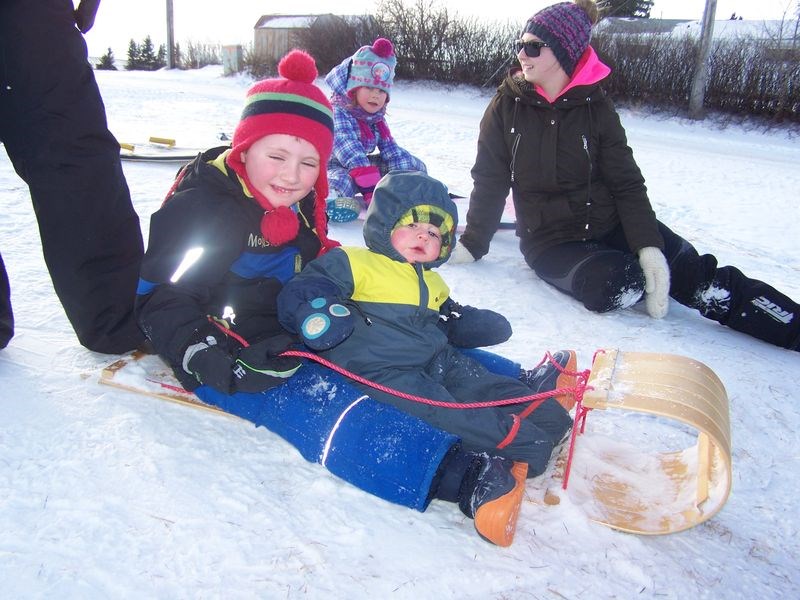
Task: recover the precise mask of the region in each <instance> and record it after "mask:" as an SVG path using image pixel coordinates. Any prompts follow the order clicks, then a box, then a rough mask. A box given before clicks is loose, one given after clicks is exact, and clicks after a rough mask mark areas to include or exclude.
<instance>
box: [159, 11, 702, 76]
mask: <svg viewBox="0 0 800 600" xmlns="http://www.w3.org/2000/svg"><path fill="white" fill-rule="evenodd" d="M715 1H716V0H715ZM167 68H168V69H174V68H175V28H174V23H173V20H172V0H167Z"/></svg>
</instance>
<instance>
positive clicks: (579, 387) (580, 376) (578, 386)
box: [208, 317, 603, 490]
mask: <svg viewBox="0 0 800 600" xmlns="http://www.w3.org/2000/svg"><path fill="white" fill-rule="evenodd" d="M208 320H209V321H210V322H211V323H213V324H214V325H216V326H217V327H218V328H219V330H220V331H222V332H223V333H224V334H225V335H228V336H230V337H232V338H234V339H236V340H237V341H238V342H239V343H240V344H242V346H244V347H245V348H246V347H247V346H249V345H250V344H249V343H248V342H247V340H245V339H244V338H243V337H242V336H240V335H238V334H236V333H234V332H233V331H231V330H230V329H228V328H227V327H224V326H223V325H222V324H221V323H220V322H219V321H217V320H216V319H213V318H212V317H208ZM599 352H603V350H598V351H597V352H595V354H594V356H593V357H592V364H594V359H595V358H596V357H597V354H598V353H599ZM280 356H296V357H298V358H307V359H308V360H313V361H314V362H317V363H319V364H321V365H322V366H324V367H327V368H329V369H331V370H332V371H336V372H337V373H340V374H342V375H344V376H345V377H347V378H349V379H352V380H353V381H357V382H358V383H361V384H364V385H366V386H369V387H371V388H374V389H376V390H379V391H381V392H384V393H386V394H390V395H392V396H397V397H398V398H404V399H406V400H409V401H411V402H418V403H420V404H428V405H430V406H438V407H440V408H453V409H465V410H466V409H473V408H490V407H493V406H508V405H510V404H522V403H523V402H528V401H530V404H529V405H528V406H527V407H525V410H523V411H522V412H521V413H519V414H518V415H512V419H513V421H514V422H513V423H512V425H511V428H510V429H509V431H508V434H507V435H506V437H505V438H504V439H503V440H502V441H501V442H500V443H499V444H497V448H498V449H501V450H502V449H503V448H505V447H506V446H508V445H509V444H510V443H511V442H513V441H514V438H516V437H517V434H518V433H519V428H520V427H521V425H522V421H523V420H524V419H527V418H528V417H529V416H530V415H531V413H532V412H533V411H535V410H536V409H537V408H539V406H541V405H542V403H543V402H544V401H545V400H547V399H548V398H552V397H553V396H564V395H566V394H569V395H571V396H572V397H573V398H574V399H575V419H574V421H573V425H572V433H571V435H570V442H569V450H568V452H567V464H566V466H565V468H564V483H563V484H562V488H563V489H565V490H566V489H567V484H568V483H569V475H570V471H571V470H572V459H573V456H574V452H575V443H576V440H577V438H578V433H579V432H578V429H580V433H583V432H584V429H585V428H586V416H587V415H588V414H589V411H590V410H591V409H590V408H586V407H584V406H583V395H584V393H585V392H586V390H587V389H591V388H589V387H588V386H587V382H588V381H589V375H590V374H591V370H590V369H586V370H584V371H567V370H566V369H565V368H564V367H562V366H561V365H560V364H558V363H557V362H556V361H555V359H554V358H553V355H552V354H550V352H546V353H545V355H544V358H542V360H541V361H539V364H538V365H536V367H534V368H538V367H540V366H541V365H542V364H544V362H545V361H547V360H549V361H550V363H551V364H552V365H553V366H554V367H556V369H558V370H559V371H561V372H562V373H566V374H567V375H572V376H574V377H575V387H563V388H556V389H554V390H550V391H548V392H540V393H538V394H529V395H527V396H519V397H517V398H505V399H502V400H487V401H484V402H464V403H455V402H445V401H443V400H433V399H431V398H424V397H422V396H417V395H414V394H408V393H406V392H401V391H400V390H396V389H394V388H390V387H388V386H385V385H382V384H380V383H377V382H375V381H371V380H369V379H365V378H364V377H361V376H360V375H356V374H355V373H353V372H352V371H348V370H347V369H345V368H343V367H340V366H339V365H337V364H335V363H332V362H331V361H329V360H327V359H325V358H322V357H321V356H319V355H317V354H314V353H313V352H305V351H303V350H286V351H284V352H281V354H280Z"/></svg>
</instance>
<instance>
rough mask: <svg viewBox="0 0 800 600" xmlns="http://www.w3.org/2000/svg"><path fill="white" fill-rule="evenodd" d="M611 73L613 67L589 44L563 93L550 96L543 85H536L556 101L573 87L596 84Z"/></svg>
mask: <svg viewBox="0 0 800 600" xmlns="http://www.w3.org/2000/svg"><path fill="white" fill-rule="evenodd" d="M609 73H611V69H610V68H609V67H608V66H607V65H605V64H604V63H602V62H601V61H600V57H598V56H597V53H596V52H595V51H594V48H592V47H591V46H589V47H588V48H586V52H584V53H583V56H581V58H580V60H579V61H578V64H577V65H575V73H573V74H572V79H570V80H569V83H568V84H567V85H566V87H565V88H564V89H563V90H561V93H560V94H559V95H558V96H557V97H555V98H550V97H548V95H547V94H545V92H544V90H543V89H542V88H541V86H538V85H537V86H536V91H537V92H538V93H539V94H541V95H542V96H543V97H545V98H547V100H548V101H549V102H554V101H556V100H558V99H559V98H560V97H561V96H563V95H564V94H566V93H567V92H568V91H569V90H571V89H572V88H574V87H578V86H579V85H592V84H595V83H597V82H598V81H600V80H602V79H604V78H605V77H608V75H609Z"/></svg>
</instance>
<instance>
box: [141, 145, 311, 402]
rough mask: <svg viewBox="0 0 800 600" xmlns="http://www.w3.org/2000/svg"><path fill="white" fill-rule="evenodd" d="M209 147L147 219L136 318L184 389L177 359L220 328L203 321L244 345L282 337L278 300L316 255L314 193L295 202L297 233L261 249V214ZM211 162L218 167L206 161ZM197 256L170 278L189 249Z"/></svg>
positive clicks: (218, 154)
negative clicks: (225, 328)
mask: <svg viewBox="0 0 800 600" xmlns="http://www.w3.org/2000/svg"><path fill="white" fill-rule="evenodd" d="M225 150H226V148H214V149H212V150H209V151H207V152H206V153H204V154H202V155H201V156H198V158H197V159H195V160H194V161H193V162H192V163H191V164H189V165H188V166H187V167H186V168H185V170H184V172H183V173H182V179H181V180H180V183H179V185H178V187H177V189H176V190H175V194H174V195H172V196H171V197H170V198H169V199H168V200H167V201H166V202H165V204H164V205H163V206H162V207H161V208H160V209H159V210H158V211H156V212H155V213H154V214H153V216H152V218H151V220H150V237H149V243H148V248H147V252H146V253H145V257H144V261H143V263H142V270H141V277H140V280H139V289H138V292H137V302H136V312H137V317H138V321H139V324H140V326H141V327H142V329H143V330H144V331H145V333H146V334H147V336H148V337H149V338H150V340H151V341H152V342H153V345H154V347H155V350H156V352H157V353H158V354H159V355H161V356H162V357H164V358H165V359H166V360H167V361H168V363H169V364H170V365H171V366H172V368H173V370H174V371H175V373H176V375H177V376H178V378H179V379H180V380H181V382H182V383H183V384H184V385H189V386H190V388H193V387H196V386H197V383H196V382H195V381H194V380H193V378H188V377H187V374H186V373H185V371H184V370H183V367H182V361H183V354H184V352H185V349H186V347H187V346H189V345H190V344H194V343H197V342H199V341H201V340H203V339H204V338H205V336H206V335H209V334H210V333H214V332H216V333H218V330H217V329H216V328H215V327H214V326H213V325H212V324H211V323H210V322H209V320H208V316H212V317H217V318H222V317H223V316H224V315H229V314H231V313H232V314H234V315H235V316H234V317H231V318H228V319H227V320H228V322H229V323H230V325H231V328H232V330H233V331H234V332H236V333H237V334H239V335H241V336H243V337H244V338H245V339H246V340H248V341H249V342H257V341H260V340H262V339H265V338H268V337H271V336H273V335H276V334H278V333H285V331H284V330H283V328H282V327H281V326H280V324H279V323H278V319H277V306H276V298H277V296H278V292H280V290H281V289H282V287H283V285H284V284H285V283H286V282H287V281H288V280H289V279H291V278H292V277H294V275H295V274H297V273H299V272H300V270H301V269H302V268H303V266H304V265H305V264H306V263H308V262H309V261H311V260H312V259H313V258H315V257H316V256H317V254H319V251H320V242H319V239H318V238H317V235H316V233H315V231H314V229H313V214H314V211H313V207H314V194H313V192H312V193H311V194H309V196H307V197H306V198H304V199H303V200H301V201H300V202H299V204H298V206H299V210H300V213H299V216H300V217H301V218H300V232H299V234H298V236H297V238H295V239H294V240H293V241H292V242H290V243H289V244H285V245H283V246H278V247H273V246H269V245H267V243H266V242H265V240H264V237H263V235H262V234H261V229H260V224H261V217H262V215H263V213H264V211H263V209H262V208H261V207H260V206H259V205H258V203H257V202H256V201H255V200H254V199H252V198H250V197H248V196H246V195H245V194H244V192H243V189H242V185H241V183H240V182H239V180H238V178H237V176H236V174H235V173H234V172H233V171H231V170H230V169H229V168H227V167H224V170H225V172H223V171H222V170H220V168H219V167H218V166H217V165H222V164H224V156H223V152H224V151H225ZM214 159H217V161H216V164H214V163H213V162H209V161H214ZM193 249H202V254H200V255H199V258H198V259H197V260H196V262H194V263H193V264H192V265H191V266H190V267H189V268H188V269H187V270H186V271H185V272H183V273H182V274H180V276H179V277H177V280H176V281H172V279H175V278H176V275H177V274H178V272H179V267H180V265H181V263H182V262H183V261H184V259H185V258H186V257H187V256H188V254H187V253H189V251H190V250H193Z"/></svg>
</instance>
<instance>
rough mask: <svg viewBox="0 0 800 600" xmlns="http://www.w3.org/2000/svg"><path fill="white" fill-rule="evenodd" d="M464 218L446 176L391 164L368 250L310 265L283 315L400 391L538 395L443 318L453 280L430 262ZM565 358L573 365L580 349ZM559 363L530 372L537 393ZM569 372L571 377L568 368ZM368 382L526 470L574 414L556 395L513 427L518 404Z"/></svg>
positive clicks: (283, 299)
mask: <svg viewBox="0 0 800 600" xmlns="http://www.w3.org/2000/svg"><path fill="white" fill-rule="evenodd" d="M457 218H458V215H457V212H456V207H455V205H454V204H453V202H452V200H451V199H450V198H449V196H448V193H447V189H446V188H445V186H444V185H442V184H441V183H440V182H438V181H436V180H435V179H432V178H431V177H429V176H427V175H425V174H423V173H419V172H393V173H389V174H388V175H386V176H385V177H383V178H382V179H381V181H380V182H379V183H378V185H377V186H376V188H375V194H374V196H373V199H372V204H371V205H370V207H369V209H368V211H367V217H366V221H365V223H364V240H365V241H366V245H367V248H356V247H340V248H335V249H333V250H332V251H330V252H328V253H327V254H326V255H325V256H323V257H320V258H319V259H317V260H315V261H313V262H312V263H311V264H309V265H308V266H307V268H306V269H304V270H303V272H302V273H300V274H299V275H298V276H297V277H295V278H294V279H293V280H292V281H290V282H289V283H287V284H286V286H284V288H283V290H282V291H281V293H280V294H279V296H278V311H279V316H280V319H281V322H282V323H283V324H284V325H285V326H286V328H287V329H289V330H290V331H296V332H297V333H299V334H301V335H302V336H303V338H304V341H305V343H306V345H308V346H309V347H311V348H313V349H316V350H319V351H321V354H322V356H324V357H325V358H327V359H328V360H330V361H332V362H334V363H335V364H337V365H339V366H341V367H344V368H345V369H347V370H349V371H352V372H354V373H356V374H358V375H360V376H362V377H364V378H366V379H369V380H371V381H373V382H377V383H380V384H383V385H385V386H388V387H390V388H393V389H395V390H399V391H401V392H405V393H409V394H415V395H417V396H421V397H423V398H426V399H433V400H437V401H443V402H447V403H453V404H454V405H458V404H461V403H470V402H481V401H487V400H496V399H508V398H518V397H522V396H526V395H530V394H531V388H530V387H528V386H527V385H526V384H525V383H523V382H521V381H520V380H518V379H516V378H512V377H507V376H503V375H497V374H495V373H492V372H489V371H488V370H487V369H486V368H485V367H483V366H482V365H481V364H480V363H478V362H476V361H475V360H473V359H472V358H471V357H469V356H467V355H465V354H464V353H462V352H460V351H458V350H457V349H456V348H454V347H453V345H452V344H451V343H450V342H449V340H448V337H447V335H446V334H445V333H444V332H443V331H442V330H441V329H440V327H439V325H438V323H439V317H440V313H439V310H440V307H441V306H442V305H443V304H446V303H447V302H448V300H449V289H448V287H447V285H446V284H445V282H444V280H443V279H442V278H441V276H439V275H438V273H436V272H435V271H433V270H432V268H434V267H437V266H439V265H441V264H442V263H444V262H445V261H446V260H447V259H448V257H449V255H450V251H451V248H452V245H453V242H454V237H453V236H454V233H455V228H456V223H457ZM558 356H559V357H560V364H561V365H562V366H567V365H569V367H568V370H570V371H571V370H574V366H575V361H574V356H575V355H574V352H571V351H565V352H561V353H558ZM560 373H561V372H560V371H559V370H558V369H557V368H556V367H554V366H551V368H550V369H543V370H541V372H540V373H537V376H538V378H540V379H543V380H546V381H547V385H546V386H543V385H542V381H533V384H534V386H535V387H536V388H537V391H547V390H552V389H554V388H555V387H556V386H558V385H559V382H558V381H557V380H558V376H559V374H560ZM561 378H562V381H561V382H560V383H561V385H564V384H565V383H566V382H567V381H569V375H568V373H563V374H561ZM572 383H574V379H573V380H572ZM365 390H368V393H369V394H370V395H371V396H372V397H373V398H376V399H378V400H381V401H382V402H386V403H389V404H392V405H394V406H396V407H398V408H401V409H402V410H404V411H406V412H408V413H410V414H413V415H416V416H418V417H420V418H421V419H424V420H425V421H427V422H428V423H430V424H431V425H434V426H435V427H438V428H441V429H444V430H446V431H450V432H451V433H454V434H456V435H458V436H459V437H460V438H461V441H462V443H463V445H464V448H465V449H468V450H473V451H477V452H482V451H485V452H491V453H493V454H497V455H499V456H504V457H506V458H509V459H511V460H514V461H520V462H523V463H526V464H527V467H528V469H527V471H528V475H529V476H536V475H539V474H541V473H542V472H543V471H544V470H545V468H546V466H547V463H548V461H549V459H550V456H551V453H552V451H553V449H554V447H555V446H556V445H557V444H558V443H559V442H560V441H561V440H562V439H563V438H564V435H565V434H566V433H567V431H568V430H569V429H570V426H571V424H572V420H571V419H570V417H569V415H568V413H567V411H566V410H565V409H564V408H563V407H562V406H561V405H560V404H559V403H558V402H557V401H556V400H555V399H554V398H552V397H551V398H548V399H547V400H546V401H545V402H544V403H543V404H541V405H540V406H539V407H538V408H537V409H536V410H535V411H534V412H533V413H532V414H531V416H530V417H529V418H527V419H526V420H524V421H522V422H521V423H520V426H519V429H518V432H517V434H516V437H513V434H512V433H511V432H512V431H513V429H512V428H513V426H514V424H515V420H516V419H515V413H519V412H520V405H519V404H517V405H507V406H495V407H488V408H478V409H466V410H465V409H458V408H449V407H441V406H434V405H431V404H427V403H422V402H415V401H411V400H407V399H405V398H401V397H398V396H395V395H392V394H389V393H384V392H380V391H375V390H373V389H371V388H368V387H366V386H365ZM512 437H513V439H511V438H512ZM509 439H511V441H510V442H509ZM501 443H502V446H503V447H502V449H500V448H499V446H498V445H501Z"/></svg>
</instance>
